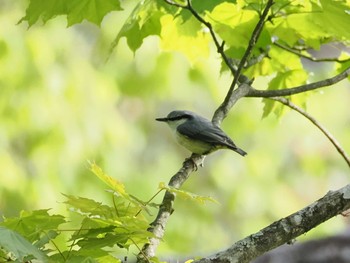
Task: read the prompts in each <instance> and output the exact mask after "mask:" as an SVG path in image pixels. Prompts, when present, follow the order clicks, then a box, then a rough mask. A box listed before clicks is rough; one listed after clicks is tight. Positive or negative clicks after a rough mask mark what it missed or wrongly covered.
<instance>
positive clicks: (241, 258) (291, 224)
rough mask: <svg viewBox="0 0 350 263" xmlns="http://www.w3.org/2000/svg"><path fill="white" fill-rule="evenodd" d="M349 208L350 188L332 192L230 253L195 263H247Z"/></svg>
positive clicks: (264, 230) (255, 235)
mask: <svg viewBox="0 0 350 263" xmlns="http://www.w3.org/2000/svg"><path fill="white" fill-rule="evenodd" d="M349 208H350V185H346V186H345V187H343V188H341V189H339V190H338V191H330V192H328V193H327V194H326V195H325V196H324V197H322V198H321V199H319V200H317V201H316V202H314V203H312V204H311V205H308V206H307V207H305V208H303V209H302V210H300V211H298V212H296V213H294V214H291V215H290V216H288V217H286V218H282V219H280V220H278V221H276V222H274V223H272V224H271V225H269V226H267V227H266V228H264V229H262V230H260V231H259V232H257V233H255V234H252V235H250V236H248V237H246V238H244V239H242V240H240V241H238V242H236V243H235V244H233V245H232V246H231V247H230V248H228V249H227V250H224V251H221V252H219V253H217V254H215V255H213V256H210V257H208V258H203V259H200V260H197V261H194V262H196V263H214V262H215V263H221V262H222V263H244V262H250V261H251V260H252V259H254V258H256V257H258V256H260V255H262V254H263V253H265V252H267V251H269V250H271V249H273V248H276V247H278V246H280V245H283V244H285V243H288V242H290V241H291V240H293V239H294V238H296V237H298V236H300V235H302V234H304V233H306V232H308V231H310V230H311V229H313V228H314V227H316V226H318V225H320V224H321V223H323V222H325V221H327V220H328V219H330V218H332V217H334V216H336V215H338V214H340V213H342V212H344V211H346V210H347V209H349Z"/></svg>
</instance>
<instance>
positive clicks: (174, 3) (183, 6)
mask: <svg viewBox="0 0 350 263" xmlns="http://www.w3.org/2000/svg"><path fill="white" fill-rule="evenodd" d="M164 1H165V2H166V3H167V4H169V5H173V6H177V7H181V8H187V5H182V4H180V3H176V2H174V1H171V0H164Z"/></svg>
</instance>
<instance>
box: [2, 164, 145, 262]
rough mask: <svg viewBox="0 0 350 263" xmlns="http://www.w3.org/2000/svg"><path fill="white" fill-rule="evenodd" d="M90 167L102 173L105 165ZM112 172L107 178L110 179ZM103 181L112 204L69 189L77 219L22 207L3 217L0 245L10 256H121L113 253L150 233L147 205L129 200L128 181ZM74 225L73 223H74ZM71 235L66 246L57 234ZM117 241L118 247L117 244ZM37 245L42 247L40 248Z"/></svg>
mask: <svg viewBox="0 0 350 263" xmlns="http://www.w3.org/2000/svg"><path fill="white" fill-rule="evenodd" d="M91 171H93V172H96V176H98V177H99V178H101V173H102V171H101V169H100V168H99V167H98V166H97V165H96V164H92V165H91ZM107 178H108V179H107ZM101 179H102V180H103V181H104V182H106V183H108V184H112V185H114V186H115V185H118V188H117V190H118V192H116V191H115V187H113V190H114V191H113V192H112V193H111V194H112V196H113V206H109V205H105V204H102V203H100V202H97V201H95V200H92V199H88V198H84V197H76V196H72V195H65V197H66V201H65V202H64V203H65V204H66V205H67V209H68V210H69V211H70V212H71V213H74V214H75V216H74V222H72V223H68V221H69V219H66V218H64V216H62V215H50V214H49V213H48V210H36V211H22V212H21V214H20V216H19V217H13V218H5V220H4V221H3V222H2V223H1V226H2V227H1V229H0V230H1V232H2V233H3V234H2V235H1V240H0V242H1V243H0V245H1V247H2V249H3V250H4V251H6V254H7V255H11V256H9V258H7V260H24V259H28V257H31V258H36V259H39V260H40V261H42V262H45V261H50V260H54V261H55V262H78V261H80V260H83V259H84V260H90V261H89V262H107V261H108V262H120V260H119V259H117V258H115V257H113V256H112V255H111V253H112V252H113V251H114V250H116V249H128V248H129V247H130V245H136V246H137V245H139V244H143V243H144V242H145V241H146V240H147V238H148V237H150V235H151V233H150V232H148V231H147V228H148V224H149V223H148V221H147V220H146V219H145V217H144V216H143V214H142V213H141V211H143V210H144V207H145V205H144V204H143V203H142V204H141V203H137V202H136V201H135V200H133V202H130V198H129V197H128V196H127V193H126V192H125V191H124V190H122V192H121V191H120V190H121V189H123V188H124V185H123V184H121V183H120V182H117V181H116V180H113V182H112V180H111V178H110V177H108V176H107V175H104V178H101ZM72 224H73V225H74V226H73V227H72V226H71V225H72ZM66 232H68V233H70V234H69V235H68V236H69V239H68V240H67V243H66V244H65V246H64V248H59V247H58V245H57V244H56V242H57V240H59V239H60V238H62V236H67V234H66ZM118 247H119V248H118ZM39 249H40V251H41V252H39Z"/></svg>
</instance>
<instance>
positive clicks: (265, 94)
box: [246, 67, 350, 98]
mask: <svg viewBox="0 0 350 263" xmlns="http://www.w3.org/2000/svg"><path fill="white" fill-rule="evenodd" d="M349 75H350V67H348V68H347V69H345V70H344V71H343V72H341V73H339V74H338V75H335V76H334V77H331V78H328V79H324V80H321V81H317V82H313V83H310V84H306V85H301V86H298V87H294V88H289V89H279V90H257V89H254V88H251V89H250V91H249V93H248V94H247V95H246V97H259V98H270V97H281V96H290V95H294V94H298V93H303V92H307V91H310V90H315V89H319V88H323V87H327V86H331V85H333V84H335V83H338V82H340V81H342V80H343V79H345V78H347V77H348V76H349Z"/></svg>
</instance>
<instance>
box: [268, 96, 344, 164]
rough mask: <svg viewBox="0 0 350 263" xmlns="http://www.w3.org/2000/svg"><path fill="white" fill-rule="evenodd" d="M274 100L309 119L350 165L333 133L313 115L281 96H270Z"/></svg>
mask: <svg viewBox="0 0 350 263" xmlns="http://www.w3.org/2000/svg"><path fill="white" fill-rule="evenodd" d="M270 99H272V100H274V101H278V102H280V103H282V104H284V105H286V106H288V107H289V108H291V109H293V110H295V111H297V112H299V113H300V114H301V115H303V116H304V117H305V118H307V119H308V120H309V121H311V122H312V123H313V124H314V125H315V126H316V127H317V128H318V129H319V130H320V131H321V132H322V133H323V134H324V135H325V136H326V137H327V138H328V139H329V140H330V141H331V143H332V144H333V145H334V147H335V148H336V149H337V151H338V152H339V153H340V155H341V156H342V157H343V159H344V160H345V162H346V163H347V165H348V166H349V167H350V159H349V157H348V156H347V154H346V152H345V151H344V149H343V148H342V147H341V145H340V144H339V142H338V141H337V140H336V139H335V138H334V137H333V135H332V134H331V133H330V132H329V131H327V129H326V128H324V127H323V126H322V125H321V124H320V123H319V122H318V121H317V120H316V119H315V118H314V117H312V116H311V115H310V114H308V113H307V112H306V111H304V110H303V109H302V108H300V107H298V106H297V105H295V104H294V103H292V102H291V101H290V100H288V99H286V98H281V97H272V98H270Z"/></svg>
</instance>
